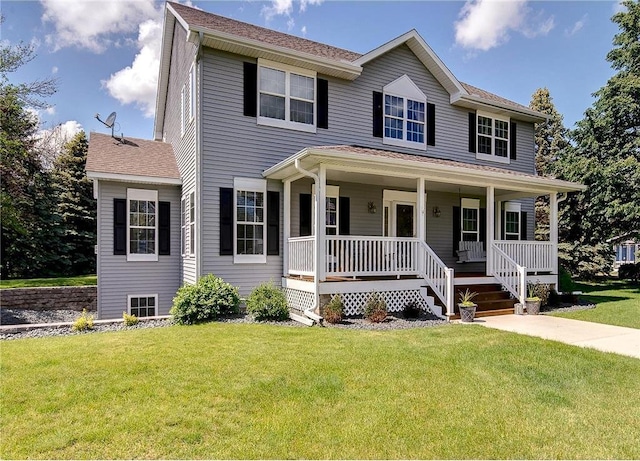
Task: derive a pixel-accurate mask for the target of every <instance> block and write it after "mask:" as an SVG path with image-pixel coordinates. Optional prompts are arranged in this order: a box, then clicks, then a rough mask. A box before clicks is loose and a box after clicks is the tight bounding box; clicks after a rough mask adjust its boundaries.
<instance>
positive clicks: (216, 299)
mask: <svg viewBox="0 0 640 461" xmlns="http://www.w3.org/2000/svg"><path fill="white" fill-rule="evenodd" d="M239 304H240V295H239V293H238V289H237V288H236V287H234V286H231V284H229V283H226V282H225V281H224V280H222V279H221V278H220V277H216V276H215V275H213V274H208V275H206V276H204V277H202V278H201V279H200V280H198V282H197V283H196V284H195V285H190V284H188V285H183V286H181V287H180V288H179V289H178V292H177V293H176V296H175V298H173V306H172V307H171V311H170V312H169V313H170V314H171V315H173V320H174V322H175V323H178V324H181V325H189V324H193V323H198V322H205V321H208V320H215V319H216V318H217V317H219V316H221V315H228V314H235V313H237V312H238V305H239Z"/></svg>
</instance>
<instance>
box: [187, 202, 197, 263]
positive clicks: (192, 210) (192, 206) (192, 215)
mask: <svg viewBox="0 0 640 461" xmlns="http://www.w3.org/2000/svg"><path fill="white" fill-rule="evenodd" d="M195 249H196V193H195V191H191V193H190V194H189V251H188V254H189V256H194V255H195Z"/></svg>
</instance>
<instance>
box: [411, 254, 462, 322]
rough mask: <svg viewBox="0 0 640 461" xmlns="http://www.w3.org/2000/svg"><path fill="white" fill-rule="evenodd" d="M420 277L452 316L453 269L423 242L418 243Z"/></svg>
mask: <svg viewBox="0 0 640 461" xmlns="http://www.w3.org/2000/svg"><path fill="white" fill-rule="evenodd" d="M419 243H420V245H419V247H418V250H419V251H420V256H421V258H420V260H421V262H422V264H423V265H422V264H421V266H422V267H421V271H420V272H421V275H422V277H423V278H424V279H425V280H426V282H427V283H428V284H429V286H430V287H431V289H432V290H433V292H434V293H435V294H436V296H437V297H438V298H440V301H442V303H443V304H444V306H445V308H446V311H447V314H453V303H454V299H453V269H449V268H448V267H447V265H446V264H445V263H443V262H442V260H441V259H440V258H439V257H438V255H437V254H435V252H434V251H433V250H432V249H431V247H429V245H427V244H426V243H424V242H419Z"/></svg>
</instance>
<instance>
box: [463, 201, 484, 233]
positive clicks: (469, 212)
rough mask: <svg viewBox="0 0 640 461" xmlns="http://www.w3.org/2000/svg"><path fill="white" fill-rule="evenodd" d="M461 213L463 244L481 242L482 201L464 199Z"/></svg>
mask: <svg viewBox="0 0 640 461" xmlns="http://www.w3.org/2000/svg"><path fill="white" fill-rule="evenodd" d="M461 213H462V216H461V222H462V226H461V227H462V230H461V232H462V235H461V240H462V241H463V242H478V241H480V220H479V218H480V200H478V199H471V198H463V199H462V206H461Z"/></svg>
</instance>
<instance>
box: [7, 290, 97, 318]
mask: <svg viewBox="0 0 640 461" xmlns="http://www.w3.org/2000/svg"><path fill="white" fill-rule="evenodd" d="M97 297H98V289H97V287H96V286H85V287H43V288H12V289H4V290H0V306H1V307H2V308H3V309H35V310H52V309H69V310H74V311H79V312H81V311H82V309H87V310H89V311H95V310H96V309H97Z"/></svg>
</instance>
